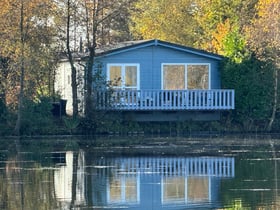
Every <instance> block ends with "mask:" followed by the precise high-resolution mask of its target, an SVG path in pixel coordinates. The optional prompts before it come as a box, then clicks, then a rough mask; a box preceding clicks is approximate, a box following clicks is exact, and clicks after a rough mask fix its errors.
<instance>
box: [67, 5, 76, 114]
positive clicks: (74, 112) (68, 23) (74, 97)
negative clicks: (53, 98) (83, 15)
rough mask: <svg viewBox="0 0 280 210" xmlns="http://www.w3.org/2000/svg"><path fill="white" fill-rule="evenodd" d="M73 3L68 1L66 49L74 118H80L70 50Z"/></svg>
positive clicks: (74, 68) (74, 69)
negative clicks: (69, 69)
mask: <svg viewBox="0 0 280 210" xmlns="http://www.w3.org/2000/svg"><path fill="white" fill-rule="evenodd" d="M70 9H71V2H70V0H68V1H67V29H66V31H67V32H66V33H67V34H66V36H67V38H66V48H67V57H68V60H69V63H70V66H71V87H72V102H73V103H72V107H73V118H76V117H77V116H78V93H77V70H76V67H75V65H74V60H73V56H72V51H71V48H70V18H71V14H70V13H71V12H70Z"/></svg>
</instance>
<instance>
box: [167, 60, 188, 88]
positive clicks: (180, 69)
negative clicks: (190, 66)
mask: <svg viewBox="0 0 280 210" xmlns="http://www.w3.org/2000/svg"><path fill="white" fill-rule="evenodd" d="M163 89H165V90H183V89H185V66H184V65H164V66H163Z"/></svg>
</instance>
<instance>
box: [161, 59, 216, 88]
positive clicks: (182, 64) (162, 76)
mask: <svg viewBox="0 0 280 210" xmlns="http://www.w3.org/2000/svg"><path fill="white" fill-rule="evenodd" d="M165 65H170V66H176V65H181V66H185V89H186V90H187V89H188V74H187V73H188V65H192V66H195V65H197V66H199V65H205V66H208V80H209V81H208V90H210V89H211V63H162V64H161V89H162V90H163V87H164V86H163V85H164V84H163V82H164V74H163V71H164V69H163V67H164V66H165Z"/></svg>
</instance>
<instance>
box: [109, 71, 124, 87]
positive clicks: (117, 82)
mask: <svg viewBox="0 0 280 210" xmlns="http://www.w3.org/2000/svg"><path fill="white" fill-rule="evenodd" d="M121 74H122V67H121V66H110V81H111V82H112V86H115V87H120V86H121Z"/></svg>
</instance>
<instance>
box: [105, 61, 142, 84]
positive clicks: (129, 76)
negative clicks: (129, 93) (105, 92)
mask: <svg viewBox="0 0 280 210" xmlns="http://www.w3.org/2000/svg"><path fill="white" fill-rule="evenodd" d="M107 72H108V75H107V78H108V80H109V81H110V82H111V84H112V87H113V88H121V89H135V90H137V89H138V87H139V65H138V64H109V65H108V70H107Z"/></svg>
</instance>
